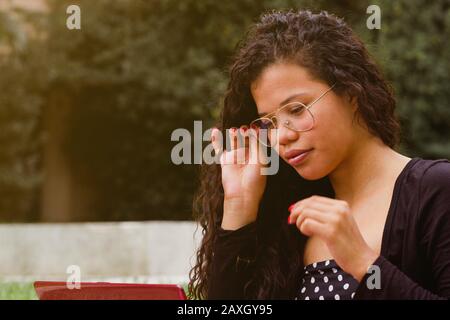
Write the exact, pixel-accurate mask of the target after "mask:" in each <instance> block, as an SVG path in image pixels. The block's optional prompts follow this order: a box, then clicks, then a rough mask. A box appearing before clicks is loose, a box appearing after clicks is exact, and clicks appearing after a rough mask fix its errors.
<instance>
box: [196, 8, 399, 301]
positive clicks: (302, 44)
mask: <svg viewBox="0 0 450 320" xmlns="http://www.w3.org/2000/svg"><path fill="white" fill-rule="evenodd" d="M277 62H290V63H292V62H293V63H296V64H298V65H300V66H302V67H304V68H306V69H307V70H308V71H309V72H310V74H311V75H312V76H313V77H315V78H316V79H319V80H321V81H324V82H326V83H327V84H328V85H330V86H331V85H332V84H334V83H336V86H335V87H334V88H333V91H334V92H335V93H336V94H338V95H340V96H346V97H349V98H356V100H357V103H358V112H357V115H358V121H359V120H361V119H362V120H363V123H364V124H365V125H366V127H367V129H368V130H369V131H370V132H371V134H373V135H375V136H377V137H379V138H380V139H381V140H382V141H383V143H384V144H386V145H387V146H389V147H394V146H395V145H396V144H397V142H398V137H399V129H400V128H399V124H398V121H397V119H396V117H395V114H394V109H395V99H394V97H393V93H392V89H391V87H390V86H389V85H388V84H387V82H386V81H385V80H384V79H383V76H382V74H381V72H380V70H379V68H378V67H377V65H376V64H375V62H374V61H373V59H372V58H371V56H370V55H369V53H368V51H367V49H366V48H365V46H364V44H363V43H362V41H361V40H360V39H359V38H358V37H357V36H356V35H355V34H354V32H353V31H352V29H351V28H350V27H349V26H348V25H347V24H346V23H345V22H344V21H343V20H342V19H340V18H338V17H336V16H334V15H332V14H329V13H327V12H325V11H322V12H319V13H312V12H311V11H306V10H305V11H292V10H289V11H281V12H280V11H276V12H270V13H266V14H263V15H262V16H261V17H260V20H259V22H257V23H256V24H255V25H254V26H253V27H252V28H251V29H250V30H249V32H248V33H247V36H246V37H245V39H244V40H242V41H241V42H240V44H239V46H238V50H237V52H236V54H235V56H234V59H233V61H232V64H231V67H230V74H229V79H230V80H229V84H228V89H227V91H226V93H225V97H224V107H223V110H222V114H221V123H220V124H219V125H218V127H219V129H221V130H222V133H224V132H225V129H227V128H231V127H238V126H241V125H245V124H248V123H250V122H251V120H253V119H255V118H257V108H256V104H255V102H254V100H253V97H252V95H251V91H250V86H251V83H252V82H253V81H255V80H256V79H257V78H258V76H259V75H260V74H261V72H262V71H263V70H264V68H266V67H268V66H269V65H271V64H274V63H277ZM200 180H201V183H200V189H199V191H198V193H197V194H196V197H195V199H194V207H193V209H194V216H195V218H196V220H197V221H198V223H199V225H200V226H201V227H202V235H203V239H202V242H201V245H200V248H199V250H198V251H197V254H196V258H197V261H196V265H195V266H194V267H193V268H192V269H191V271H190V273H189V277H190V283H189V287H188V289H189V293H188V294H189V296H190V297H193V298H199V299H202V298H207V294H208V281H209V274H210V270H211V262H212V259H213V245H214V241H215V239H216V230H217V228H218V227H219V226H220V224H221V221H222V216H223V199H224V198H223V197H224V194H223V187H222V183H221V168H220V165H205V166H203V167H202V169H201V175H200ZM313 194H319V195H323V196H328V197H334V191H333V189H332V187H331V184H330V182H329V180H328V178H327V177H325V178H323V179H320V180H316V181H306V180H304V179H303V178H301V177H300V176H299V175H298V173H297V172H295V170H294V169H293V168H291V167H290V166H289V165H287V164H286V163H284V161H281V162H280V169H279V171H278V173H277V174H276V175H273V176H269V177H268V180H267V186H266V190H265V192H264V195H263V199H262V202H261V204H260V208H259V212H258V218H257V230H258V232H257V235H258V248H257V255H256V257H257V259H261V260H260V261H263V262H264V263H262V264H260V265H261V267H260V268H258V270H256V271H255V272H254V273H253V275H252V277H251V278H250V279H248V282H247V283H246V285H245V297H244V298H249V299H290V298H293V297H294V296H295V294H296V290H297V284H298V283H299V280H300V277H301V272H302V269H303V268H302V267H303V253H304V245H305V242H306V237H305V236H303V235H301V233H300V232H299V231H298V230H296V229H295V228H289V226H288V225H287V223H286V218H287V216H288V214H289V213H288V211H287V208H288V206H289V205H290V204H291V203H292V202H294V201H298V200H300V199H303V198H306V197H309V196H311V195H313Z"/></svg>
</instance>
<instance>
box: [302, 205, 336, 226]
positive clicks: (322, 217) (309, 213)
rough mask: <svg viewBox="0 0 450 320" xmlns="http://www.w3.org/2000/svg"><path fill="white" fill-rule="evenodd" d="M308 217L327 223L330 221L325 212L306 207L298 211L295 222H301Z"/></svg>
mask: <svg viewBox="0 0 450 320" xmlns="http://www.w3.org/2000/svg"><path fill="white" fill-rule="evenodd" d="M307 218H310V219H314V220H317V221H318V222H321V223H324V224H327V223H328V222H329V221H330V215H329V214H327V213H326V212H323V211H319V210H316V209H311V208H306V209H305V210H303V211H302V212H300V213H299V214H298V216H297V220H296V223H299V224H302V223H303V221H305V219H307Z"/></svg>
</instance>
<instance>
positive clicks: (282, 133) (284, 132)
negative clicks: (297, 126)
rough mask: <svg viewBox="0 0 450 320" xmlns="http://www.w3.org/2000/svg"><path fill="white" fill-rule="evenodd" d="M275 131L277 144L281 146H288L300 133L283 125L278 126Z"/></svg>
mask: <svg viewBox="0 0 450 320" xmlns="http://www.w3.org/2000/svg"><path fill="white" fill-rule="evenodd" d="M277 131H278V143H279V144H280V145H282V146H285V145H288V144H290V143H291V142H293V141H295V140H297V139H298V138H299V137H300V132H297V131H294V130H292V129H289V128H287V127H286V126H284V125H280V126H279V127H278V129H277Z"/></svg>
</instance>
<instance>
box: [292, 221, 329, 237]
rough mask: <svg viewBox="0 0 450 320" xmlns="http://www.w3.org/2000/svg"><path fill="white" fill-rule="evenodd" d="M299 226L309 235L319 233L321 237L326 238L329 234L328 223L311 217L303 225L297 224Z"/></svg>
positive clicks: (299, 228) (302, 231)
mask: <svg viewBox="0 0 450 320" xmlns="http://www.w3.org/2000/svg"><path fill="white" fill-rule="evenodd" d="M297 228H298V230H300V232H301V233H303V234H304V235H306V236H308V237H311V236H313V235H317V236H319V237H320V238H324V237H326V234H327V228H326V225H325V224H323V223H320V222H319V221H317V220H314V219H311V218H308V219H305V220H304V221H303V222H302V224H301V225H297Z"/></svg>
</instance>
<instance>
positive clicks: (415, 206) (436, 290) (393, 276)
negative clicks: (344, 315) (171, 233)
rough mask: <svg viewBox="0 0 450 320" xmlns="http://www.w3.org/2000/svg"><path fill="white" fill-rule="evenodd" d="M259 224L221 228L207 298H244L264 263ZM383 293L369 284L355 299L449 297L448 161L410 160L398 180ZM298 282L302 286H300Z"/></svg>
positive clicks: (386, 239)
mask: <svg viewBox="0 0 450 320" xmlns="http://www.w3.org/2000/svg"><path fill="white" fill-rule="evenodd" d="M256 227H257V224H256V221H255V222H252V223H250V224H247V225H245V226H243V227H241V228H239V229H237V230H224V229H222V228H220V227H219V228H218V230H217V232H218V236H217V238H216V241H215V243H214V259H213V261H212V269H211V270H212V274H211V275H210V280H209V283H208V297H207V298H208V299H246V298H247V297H245V296H244V293H243V292H244V291H243V286H244V285H245V283H246V282H247V281H248V280H249V279H250V277H251V275H252V274H253V272H255V270H256V269H257V268H260V267H261V264H262V263H264V262H263V261H259V260H258V259H256V256H255V254H256V246H257V243H258V236H257V229H256ZM373 265H376V266H378V267H379V268H380V269H379V270H380V274H381V281H380V285H381V288H380V289H376V288H375V289H369V287H368V286H367V285H366V281H367V279H368V278H369V277H370V276H371V274H370V273H367V274H366V275H365V276H364V277H363V279H362V280H361V282H360V283H359V286H358V287H357V289H356V292H355V295H354V298H353V299H448V298H450V162H449V161H448V160H446V159H441V160H424V159H421V158H413V159H411V160H410V161H409V162H408V163H407V165H406V166H405V168H404V169H403V170H402V172H401V173H400V175H399V176H398V178H397V180H396V182H395V186H394V191H393V195H392V200H391V204H390V208H389V211H388V216H387V219H386V223H385V227H384V231H383V236H382V245H381V252H380V255H379V257H378V258H377V259H376V261H375V262H374V263H373ZM300 285H301V284H300V283H299V284H298V286H299V287H300Z"/></svg>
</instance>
